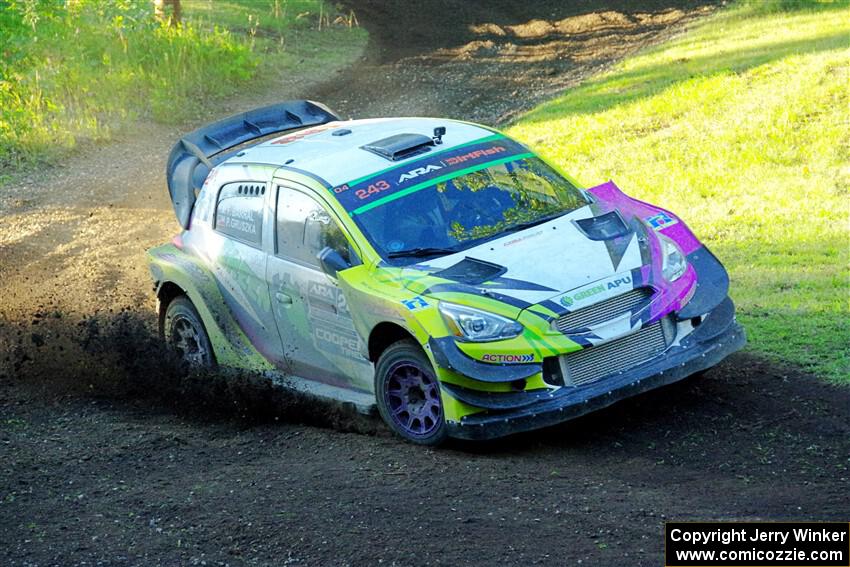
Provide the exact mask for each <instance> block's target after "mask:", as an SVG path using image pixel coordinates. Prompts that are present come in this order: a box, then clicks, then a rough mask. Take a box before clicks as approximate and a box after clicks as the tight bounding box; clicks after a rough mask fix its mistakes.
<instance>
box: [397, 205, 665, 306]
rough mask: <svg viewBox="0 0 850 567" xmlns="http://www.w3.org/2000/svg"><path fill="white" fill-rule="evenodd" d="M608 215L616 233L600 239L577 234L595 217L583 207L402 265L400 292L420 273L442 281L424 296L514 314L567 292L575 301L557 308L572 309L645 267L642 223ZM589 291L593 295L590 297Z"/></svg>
mask: <svg viewBox="0 0 850 567" xmlns="http://www.w3.org/2000/svg"><path fill="white" fill-rule="evenodd" d="M608 212H609V213H612V211H610V210H609V211H608ZM613 212H614V213H615V214H616V215H619V217H620V219H621V220H622V227H623V230H622V231H621V234H619V235H617V236H616V237H612V238H600V235H599V234H593V233H592V231H591V233H590V234H589V233H588V231H587V230H586V228H583V227H586V226H587V223H580V222H578V221H581V220H583V219H592V218H597V217H600V216H601V214H602V213H601V212H600V209H598V208H597V207H594V206H592V205H588V206H585V207H582V208H580V209H577V210H575V211H573V212H571V213H568V214H566V215H563V216H561V217H558V218H556V219H553V220H551V221H548V222H546V223H543V224H540V225H537V226H533V227H530V228H527V229H525V230H523V231H520V232H514V233H510V234H506V235H504V236H502V237H500V238H497V239H494V240H490V241H488V242H485V243H483V244H480V245H478V246H475V247H472V248H469V249H467V250H463V251H461V252H458V253H456V254H451V255H448V256H443V257H441V258H436V259H429V260H427V261H424V262H420V263H418V264H415V265H412V266H408V267H406V268H405V269H404V270H403V272H402V276H403V277H402V280H403V281H404V285H405V286H406V287H408V288H410V289H416V288H417V287H419V286H417V285H415V284H414V282H415V281H417V280H419V279H421V275H422V273H423V272H426V273H428V275H430V276H433V277H437V278H440V279H443V280H446V281H445V283H442V284H437V285H434V286H431V288H429V289H428V290H426V291H425V292H423V293H425V294H428V293H429V292H430V293H438V292H448V291H458V292H468V293H479V294H487V295H490V296H495V297H498V298H499V299H502V300H503V301H507V302H508V303H512V304H515V305H516V306H518V307H520V308H525V307H528V306H530V305H533V304H537V303H541V302H545V301H547V300H549V301H550V302H551V301H552V300H555V301H558V300H560V299H561V298H562V296H564V295H565V292H570V291H574V292H576V293H575V294H574V295H576V296H579V297H573V296H571V297H569V298H568V299H565V300H564V301H561V305H568V304H569V305H570V306H572V304H573V303H576V307H580V306H581V304H582V303H584V300H587V301H586V303H587V304H590V303H594V302H595V301H598V300H600V299H602V298H603V297H604V296H607V295H613V291H614V288H617V292H618V293H621V292H622V291H624V290H627V289H631V288H632V287H633V282H632V280H633V278H632V273H633V271H634V270H638V269H640V268H641V267H643V266H645V265H649V264H650V262H651V254H650V243H651V242H652V241H653V240H654V239H655V236H654V235H650V234H648V231H647V230H646V227H645V225H644V224H643V223H642V222H641V221H640V220H639V219H637V218H635V217H634V216H630V215H625V214H623V213H622V212H620V211H616V210H614V211H613ZM411 286H412V287H411ZM600 286H601V287H600ZM585 288H587V290H588V292H587V293H584V291H583V290H584V289H585ZM603 288H604V289H603ZM420 289H421V288H420ZM592 289H595V290H596V292H595V293H592V292H590V290H592ZM603 291H604V292H605V293H602V292H603ZM578 292H582V293H578ZM591 297H592V300H591Z"/></svg>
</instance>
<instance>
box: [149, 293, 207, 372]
mask: <svg viewBox="0 0 850 567" xmlns="http://www.w3.org/2000/svg"><path fill="white" fill-rule="evenodd" d="M162 330H163V335H164V336H165V341H166V343H168V346H169V347H171V348H172V349H173V350H174V351H175V352H176V353H177V355H178V356H179V357H180V358H181V359H182V360H183V361H185V362H186V363H188V364H189V365H191V366H196V367H200V368H211V367H212V366H214V365H215V357H214V356H213V350H212V344H211V343H210V339H209V337H208V336H207V331H206V329H204V324H203V322H202V321H201V316H200V315H198V311H197V309H195V306H194V305H192V302H191V301H189V298H188V297H186V296H180V297H178V298H176V299H174V300H173V301H172V302H171V303H169V304H168V308H167V309H166V310H165V321H164V324H163V326H162Z"/></svg>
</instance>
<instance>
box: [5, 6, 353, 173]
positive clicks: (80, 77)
mask: <svg viewBox="0 0 850 567" xmlns="http://www.w3.org/2000/svg"><path fill="white" fill-rule="evenodd" d="M183 7H184V22H183V25H181V26H178V27H172V26H168V25H167V24H163V23H160V22H157V21H155V20H154V17H153V13H152V12H153V3H152V2H151V1H149V0H144V1H141V0H139V1H136V0H73V1H71V0H69V1H66V2H65V1H58V0H0V56H2V57H0V180H3V179H8V178H9V176H10V175H13V174H15V173H17V172H19V171H20V170H22V169H26V168H30V167H33V166H36V165H38V164H40V163H42V162H45V161H50V160H51V159H52V158H55V157H56V156H58V155H63V154H65V153H67V152H68V151H69V150H71V149H72V148H74V147H75V146H77V145H78V144H80V143H81V142H90V141H95V142H96V141H100V140H103V139H108V138H109V137H110V136H111V135H112V133H113V131H114V130H115V129H120V128H122V127H126V125H127V124H129V123H131V122H132V121H133V120H136V119H152V120H155V121H157V122H162V123H183V122H186V121H189V120H193V119H197V118H199V117H201V116H203V115H204V113H205V112H208V111H209V110H210V109H212V108H214V107H215V105H216V103H217V102H218V101H219V100H221V99H223V98H225V97H228V96H232V95H234V94H236V93H243V92H244V90H245V88H246V87H247V88H250V89H264V88H269V87H270V85H271V83H272V81H273V80H275V79H277V80H280V77H281V76H282V75H283V74H286V73H289V74H299V73H302V72H308V73H309V72H310V70H315V69H316V68H321V67H322V66H325V67H326V66H331V65H332V66H337V67H338V66H341V65H343V64H345V63H346V62H349V61H350V60H352V59H353V58H354V57H356V55H357V54H358V53H359V52H360V50H361V48H362V46H363V45H364V43H365V39H366V34H365V32H364V31H362V30H360V29H359V28H356V27H354V28H351V27H350V26H349V25H347V24H348V23H349V22H348V21H347V19H346V16H348V14H347V13H346V14H338V13H337V12H336V11H335V10H334V9H332V8H329V5H328V4H326V3H324V1H323V0H227V1H225V0H215V2H212V1H211V0H183ZM335 20H336V21H335ZM320 27H321V28H322V29H321V31H320V30H319V28H320Z"/></svg>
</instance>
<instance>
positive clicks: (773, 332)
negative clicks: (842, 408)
mask: <svg viewBox="0 0 850 567" xmlns="http://www.w3.org/2000/svg"><path fill="white" fill-rule="evenodd" d="M848 37H850V10H848V3H847V2H831V3H828V2H801V1H799V2H790V1H789V0H776V1H773V0H771V1H766V2H759V1H755V0H754V1H750V2H741V3H738V4H735V5H733V6H732V7H731V8H728V9H725V10H721V11H719V12H718V13H717V14H715V15H713V16H712V17H710V18H709V19H707V20H706V21H704V22H702V23H701V24H699V25H697V26H696V27H695V28H694V29H692V30H691V31H690V32H689V33H687V34H685V35H684V36H682V37H680V38H678V39H675V40H673V41H669V42H667V43H666V44H664V45H661V46H659V47H657V48H655V49H652V50H649V51H647V52H645V53H642V54H638V55H637V56H634V57H632V58H630V59H628V60H626V61H624V62H622V63H621V64H619V65H617V66H616V67H615V68H613V69H612V70H611V71H609V72H607V73H605V74H604V75H601V76H598V77H596V78H593V79H592V80H590V81H588V82H586V83H584V84H583V85H581V86H579V87H578V88H576V89H574V90H571V91H568V92H567V93H565V94H564V95H563V96H561V97H560V98H558V99H556V100H554V101H552V102H549V103H546V104H543V105H542V106H540V107H538V108H537V109H535V110H533V111H532V112H530V113H529V114H527V115H526V116H524V117H523V118H521V119H520V120H519V122H518V123H517V124H516V125H514V126H513V127H512V128H511V133H512V134H513V135H515V136H518V137H520V138H522V139H525V140H526V141H528V142H530V143H532V144H533V145H535V146H536V147H537V148H538V149H540V150H541V152H542V153H543V154H546V155H548V156H549V157H551V158H552V159H553V160H555V161H556V162H559V163H560V164H562V165H563V166H564V167H565V169H568V170H570V171H571V172H572V173H574V174H575V175H576V176H577V177H579V178H582V179H583V180H585V182H591V183H592V184H596V183H599V182H603V181H605V180H607V179H614V180H615V181H616V182H617V183H618V184H619V185H620V186H621V187H622V188H623V189H624V190H626V191H627V192H629V193H630V194H632V195H634V196H635V197H637V198H639V199H643V200H647V201H650V202H653V203H657V204H659V205H661V206H663V207H665V208H668V209H670V210H672V211H674V212H676V213H678V214H679V215H680V216H682V217H683V218H684V219H685V220H686V222H687V223H688V224H689V225H690V226H691V227H692V228H693V229H694V231H695V232H696V233H697V235H698V236H699V237H701V239H702V240H703V241H704V242H705V243H706V244H707V245H709V246H710V247H711V248H712V249H713V250H714V251H715V253H717V254H718V256H719V257H720V258H721V260H722V261H723V262H724V263H725V264H726V266H727V267H728V268H729V270H730V273H731V277H732V296H733V298H734V299H735V301H736V303H737V305H738V309H739V319H740V320H741V321H742V323H743V324H744V326H745V327H746V328H747V331H748V333H749V337H750V346H749V348H750V349H751V350H754V351H758V352H761V353H765V354H767V355H769V356H772V357H776V358H778V359H782V360H786V361H791V362H794V363H797V364H799V365H801V366H803V367H804V368H807V369H809V370H811V371H814V372H817V373H819V374H821V375H823V376H826V377H828V378H831V379H833V380H837V381H840V382H843V383H847V384H850V352H848V344H850V318H848V301H850V294H848V284H850V270H848V248H849V247H850V235H848V202H850V200H848V193H850V128H848V104H850V97H848V88H847V85H848V69H850V48H848V40H847V38H848Z"/></svg>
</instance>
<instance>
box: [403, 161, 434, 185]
mask: <svg viewBox="0 0 850 567" xmlns="http://www.w3.org/2000/svg"><path fill="white" fill-rule="evenodd" d="M441 169H443V168H442V167H440V166H439V165H434V164H431V165H426V166H424V167H417V168H416V169H411V170H410V171H408V172H407V173H402V174H401V177H399V178H398V182H399V184H401V183H404V182H405V181H410V180H411V179H416V178H417V177H419V176H420V175H427V174H429V173H431V172H432V171H440V170H441Z"/></svg>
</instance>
